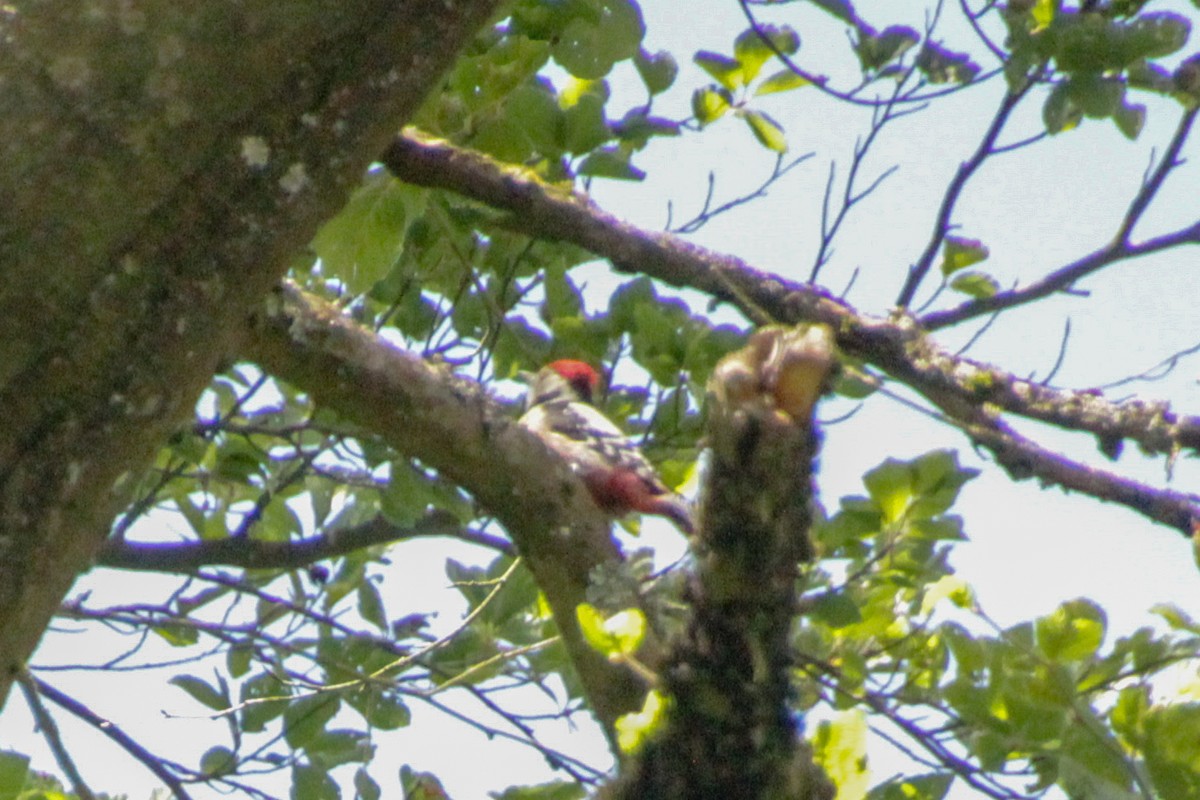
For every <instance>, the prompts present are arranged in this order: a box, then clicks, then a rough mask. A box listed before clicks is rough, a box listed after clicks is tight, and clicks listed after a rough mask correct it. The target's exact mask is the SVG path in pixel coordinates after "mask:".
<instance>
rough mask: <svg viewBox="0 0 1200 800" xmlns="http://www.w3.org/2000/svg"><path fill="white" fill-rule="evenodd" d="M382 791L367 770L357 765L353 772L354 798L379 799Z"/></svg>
mask: <svg viewBox="0 0 1200 800" xmlns="http://www.w3.org/2000/svg"><path fill="white" fill-rule="evenodd" d="M382 796H383V792H382V791H381V790H380V789H379V784H378V783H376V782H375V779H374V778H372V777H371V774H370V773H369V772H367V768H366V767H359V768H358V769H357V770H355V772H354V800H380V798H381V797H382Z"/></svg>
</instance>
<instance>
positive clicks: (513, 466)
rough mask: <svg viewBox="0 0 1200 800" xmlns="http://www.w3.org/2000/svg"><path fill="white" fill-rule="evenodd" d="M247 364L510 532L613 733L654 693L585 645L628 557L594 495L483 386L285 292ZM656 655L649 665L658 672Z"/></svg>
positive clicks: (263, 323) (289, 289)
mask: <svg viewBox="0 0 1200 800" xmlns="http://www.w3.org/2000/svg"><path fill="white" fill-rule="evenodd" d="M270 305H271V307H270V310H269V312H268V313H266V314H264V315H263V316H262V317H261V318H260V320H259V324H258V325H256V326H255V331H254V333H255V335H254V336H253V337H252V338H251V340H250V343H249V346H248V349H247V350H246V353H245V355H246V356H247V357H249V358H251V359H253V360H255V361H257V362H258V363H259V364H261V365H262V366H263V367H264V368H265V369H266V370H267V371H268V372H270V373H271V374H273V375H276V376H278V377H280V378H282V379H284V380H286V381H288V382H290V383H292V384H294V385H296V386H297V387H299V388H301V389H303V390H304V391H305V392H307V393H308V394H310V395H311V396H312V397H313V398H314V399H315V400H316V401H317V402H318V403H319V404H321V405H323V406H326V407H328V408H331V409H335V410H336V411H337V412H338V413H339V414H341V415H342V416H344V417H346V418H347V419H349V420H352V421H354V422H356V423H358V424H360V425H362V426H363V427H365V428H368V429H370V430H372V431H375V432H377V433H378V434H379V436H380V437H381V438H382V439H383V440H384V441H386V442H387V443H388V444H390V445H391V446H392V447H394V448H396V449H397V450H398V451H399V452H401V453H403V454H405V455H406V456H410V457H414V458H419V459H420V460H421V461H422V462H424V463H425V464H427V465H429V466H431V467H433V468H435V469H437V470H438V471H439V472H440V473H441V474H442V475H444V476H445V477H446V478H448V479H449V480H452V481H454V482H455V483H457V484H458V485H460V486H462V487H464V488H466V489H467V490H468V491H470V492H471V493H472V494H474V495H475V497H476V498H477V499H478V500H479V502H480V503H481V504H482V505H483V506H484V507H485V508H487V509H488V510H489V511H490V512H491V513H493V514H495V516H496V517H497V519H499V521H500V522H501V524H503V525H504V527H505V528H506V529H507V530H508V532H509V534H510V535H511V536H512V539H513V542H514V543H515V544H516V546H517V550H518V552H519V553H520V554H521V555H522V556H523V557H524V558H525V561H526V563H527V564H528V566H529V569H530V571H531V572H532V573H533V575H534V577H535V579H536V580H537V583H538V586H539V587H540V588H541V590H542V592H543V593H544V594H545V595H546V598H547V600H548V601H549V603H550V607H551V609H552V611H553V612H554V619H555V622H556V623H557V625H558V629H559V632H560V633H561V634H562V636H563V640H564V642H565V643H566V646H567V649H568V652H569V653H570V656H571V659H572V662H573V663H574V665H575V668H576V670H577V671H578V673H579V677H580V679H581V680H582V682H583V685H584V689H585V691H586V692H587V695H588V699H589V701H590V703H591V708H592V709H593V711H594V712H595V713H596V716H597V717H598V718H599V719H600V721H601V722H602V723H603V724H604V725H605V727H606V729H608V730H609V731H611V730H612V724H613V722H614V721H615V720H616V718H617V717H618V716H620V715H621V714H623V713H626V712H628V711H631V710H633V709H635V708H637V707H639V706H640V705H641V702H642V696H643V694H644V693H645V686H644V684H642V682H641V681H640V680H639V679H638V678H636V677H635V676H634V675H633V674H632V673H631V672H629V671H628V670H627V669H626V668H624V667H619V666H616V665H613V664H610V663H609V662H608V661H607V660H606V659H605V658H604V657H603V656H601V655H600V654H599V653H597V652H596V651H595V650H592V649H591V648H590V647H589V646H588V645H587V644H586V643H585V642H584V641H583V639H582V635H581V634H580V631H579V625H578V622H577V620H576V616H575V608H576V606H578V605H579V604H580V603H582V602H584V600H585V599H586V597H585V593H586V590H587V587H588V581H589V577H590V575H591V572H592V570H593V569H595V568H596V567H598V566H602V565H605V564H612V563H613V562H615V561H616V560H617V559H619V558H620V553H619V551H618V549H617V546H616V544H615V542H614V541H613V540H612V537H611V534H610V523H609V520H608V519H607V518H606V517H605V516H604V515H603V514H602V513H601V512H600V511H599V510H598V509H597V508H596V506H595V504H594V503H593V502H592V500H591V496H590V495H589V494H588V492H587V490H586V488H584V486H583V484H582V483H581V482H580V481H579V479H578V478H576V477H575V475H574V474H573V473H571V471H570V470H569V469H568V468H567V466H566V464H565V463H564V462H563V461H562V459H561V458H559V457H558V456H556V455H555V454H554V453H553V452H551V451H550V449H549V448H548V447H547V446H546V445H545V444H544V443H543V442H542V441H541V440H540V439H538V438H537V437H536V436H534V435H533V434H531V433H530V432H529V431H527V430H525V429H524V428H522V427H520V426H519V425H517V424H516V422H515V421H514V420H513V419H512V418H510V417H509V416H507V414H506V413H505V411H504V409H503V408H502V407H501V406H500V404H499V403H497V402H495V401H494V400H492V399H491V398H490V397H489V396H488V395H487V394H486V393H484V392H483V390H482V389H481V388H480V386H479V384H477V383H475V382H473V381H469V380H466V379H463V378H459V377H457V376H455V375H454V374H453V373H451V372H450V371H449V370H448V369H442V368H438V367H436V366H433V365H431V364H429V363H427V362H426V361H425V360H424V359H422V358H420V357H419V356H416V355H414V354H412V353H407V352H405V351H402V350H399V349H397V348H395V347H393V346H391V345H389V344H388V343H387V342H385V341H383V340H382V339H380V338H379V337H378V336H376V335H375V334H374V333H372V332H371V331H368V330H366V329H364V328H362V327H360V326H358V325H356V324H355V323H354V322H352V321H351V320H349V319H347V318H346V317H344V316H343V315H342V314H341V312H340V311H339V310H338V309H336V308H335V307H333V306H332V305H330V304H328V303H325V302H324V301H321V300H319V299H318V298H316V297H314V296H312V295H309V294H305V293H304V292H302V291H300V290H299V289H298V288H296V287H295V286H293V285H290V284H285V285H284V286H283V287H282V288H281V289H280V290H279V294H278V297H277V298H276V300H275V301H274V302H273V303H272V304H270ZM650 649H651V652H649V653H648V654H646V657H647V658H648V659H650V660H651V661H654V660H655V658H656V656H655V655H654V653H653V649H654V648H653V646H652V647H651V648H650Z"/></svg>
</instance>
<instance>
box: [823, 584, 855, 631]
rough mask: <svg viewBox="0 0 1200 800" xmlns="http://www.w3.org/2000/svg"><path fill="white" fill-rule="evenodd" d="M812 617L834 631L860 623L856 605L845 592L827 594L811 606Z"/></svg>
mask: <svg viewBox="0 0 1200 800" xmlns="http://www.w3.org/2000/svg"><path fill="white" fill-rule="evenodd" d="M812 615H813V617H815V618H816V619H819V620H820V621H821V622H823V623H825V624H826V625H828V626H829V627H830V628H832V629H834V630H838V629H840V628H845V627H848V626H850V625H855V624H857V623H859V622H862V613H861V612H860V611H859V610H858V605H857V604H856V603H855V602H854V600H852V599H851V598H850V597H849V596H848V595H847V594H846V593H845V592H827V593H826V594H823V595H821V596H820V597H819V598H818V599H817V602H816V603H814V604H813V607H812Z"/></svg>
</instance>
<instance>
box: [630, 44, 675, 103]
mask: <svg viewBox="0 0 1200 800" xmlns="http://www.w3.org/2000/svg"><path fill="white" fill-rule="evenodd" d="M633 64H634V66H635V67H637V71H638V75H639V76H641V79H642V83H644V84H645V85H646V90H647V91H648V92H650V94H652V95H653V94H661V93H662V92H665V91H666V90H667V89H669V88H671V84H673V83H674V82H675V77H676V76H677V75H678V74H679V64H678V63H676V61H675V57H674V56H673V55H671V54H670V53H668V52H667V51H666V50H659V51H658V52H657V53H655V54H654V55H651V54H650V53H648V52H646V50H645V49H644V48H643V49H640V50H638V52H637V55H635V56H634V58H633Z"/></svg>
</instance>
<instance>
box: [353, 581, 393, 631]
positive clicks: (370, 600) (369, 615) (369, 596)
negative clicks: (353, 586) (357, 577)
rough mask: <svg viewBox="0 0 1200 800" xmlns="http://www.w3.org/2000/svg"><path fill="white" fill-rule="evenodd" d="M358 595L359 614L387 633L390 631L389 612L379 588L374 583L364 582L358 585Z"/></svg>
mask: <svg viewBox="0 0 1200 800" xmlns="http://www.w3.org/2000/svg"><path fill="white" fill-rule="evenodd" d="M357 593H358V613H359V614H361V615H362V618H363V619H365V620H366V621H367V622H369V623H371V624H372V625H374V626H375V627H376V628H378V629H379V630H381V631H385V632H386V631H387V629H388V619H387V612H386V611H385V610H384V608H383V597H382V596H381V595H380V594H379V588H378V587H377V586H375V583H374V582H373V581H370V580H364V581H362V583H360V584H358V591H357Z"/></svg>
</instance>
